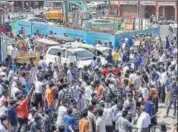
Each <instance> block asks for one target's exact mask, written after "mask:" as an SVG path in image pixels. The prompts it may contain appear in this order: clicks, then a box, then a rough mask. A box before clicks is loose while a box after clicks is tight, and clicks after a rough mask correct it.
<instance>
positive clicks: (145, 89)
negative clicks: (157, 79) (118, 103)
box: [139, 84, 149, 99]
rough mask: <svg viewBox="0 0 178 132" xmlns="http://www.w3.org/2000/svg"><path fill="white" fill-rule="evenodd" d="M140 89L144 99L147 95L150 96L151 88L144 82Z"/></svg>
mask: <svg viewBox="0 0 178 132" xmlns="http://www.w3.org/2000/svg"><path fill="white" fill-rule="evenodd" d="M139 91H140V93H141V94H142V97H143V99H145V98H146V97H148V94H149V90H148V89H147V88H146V86H145V85H144V84H142V85H141V87H140V89H139Z"/></svg>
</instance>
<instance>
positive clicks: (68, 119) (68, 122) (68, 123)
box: [64, 108, 76, 132]
mask: <svg viewBox="0 0 178 132" xmlns="http://www.w3.org/2000/svg"><path fill="white" fill-rule="evenodd" d="M64 126H65V132H75V130H74V129H75V126H76V120H75V119H74V117H73V116H72V108H68V109H67V115H65V116H64Z"/></svg>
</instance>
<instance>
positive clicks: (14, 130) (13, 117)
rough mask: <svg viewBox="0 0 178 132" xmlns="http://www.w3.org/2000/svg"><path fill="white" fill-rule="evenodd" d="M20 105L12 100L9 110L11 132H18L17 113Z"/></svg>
mask: <svg viewBox="0 0 178 132" xmlns="http://www.w3.org/2000/svg"><path fill="white" fill-rule="evenodd" d="M17 106H18V104H16V102H15V100H10V107H9V108H8V119H9V125H10V126H9V127H10V131H11V132H17V131H18V119H17V113H16V110H15V109H16V107H17Z"/></svg>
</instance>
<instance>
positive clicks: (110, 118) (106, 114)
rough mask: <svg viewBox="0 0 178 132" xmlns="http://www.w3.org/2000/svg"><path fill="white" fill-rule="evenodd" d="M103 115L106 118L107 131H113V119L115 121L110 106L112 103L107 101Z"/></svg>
mask: <svg viewBox="0 0 178 132" xmlns="http://www.w3.org/2000/svg"><path fill="white" fill-rule="evenodd" d="M103 117H104V119H105V120H106V122H105V125H106V131H107V132H113V130H114V127H113V121H114V113H113V111H112V107H111V106H110V103H105V108H104V112H103Z"/></svg>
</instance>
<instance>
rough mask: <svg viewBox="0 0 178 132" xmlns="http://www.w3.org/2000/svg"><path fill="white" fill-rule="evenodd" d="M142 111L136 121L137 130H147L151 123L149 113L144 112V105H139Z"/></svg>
mask: <svg viewBox="0 0 178 132" xmlns="http://www.w3.org/2000/svg"><path fill="white" fill-rule="evenodd" d="M141 109H142V113H141V115H140V117H139V118H138V121H137V129H138V131H137V132H149V126H150V124H151V118H150V115H149V114H148V113H147V112H145V108H144V106H141Z"/></svg>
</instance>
